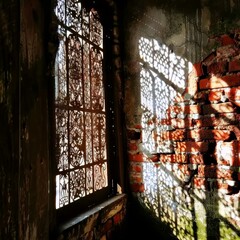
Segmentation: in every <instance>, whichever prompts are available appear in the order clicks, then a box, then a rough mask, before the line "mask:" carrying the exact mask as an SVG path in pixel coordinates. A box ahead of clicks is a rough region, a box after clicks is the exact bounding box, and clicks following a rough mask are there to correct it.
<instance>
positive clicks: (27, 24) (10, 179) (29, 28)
mask: <svg viewBox="0 0 240 240" xmlns="http://www.w3.org/2000/svg"><path fill="white" fill-rule="evenodd" d="M0 9H1V13H0V23H1V24H0V25H1V36H0V41H1V46H0V52H1V60H0V74H1V78H0V99H1V100H0V122H1V124H0V126H1V127H0V128H1V135H0V149H1V150H0V152H1V153H0V159H1V168H0V169H1V172H0V178H1V179H0V182H1V200H0V202H1V206H0V213H1V233H0V238H1V239H47V238H48V234H49V226H50V222H51V220H49V219H50V218H49V216H51V215H50V210H49V209H50V207H49V205H50V204H51V201H49V196H50V194H53V193H52V191H50V184H49V183H50V182H52V181H51V180H52V179H51V177H50V159H51V156H50V154H49V145H50V144H49V141H50V140H49V139H50V138H49V136H50V129H51V127H50V124H49V122H50V115H49V112H50V110H49V106H48V101H49V96H50V95H51V94H50V86H51V80H50V77H49V76H51V72H50V71H49V69H50V59H49V56H50V55H51V54H50V53H49V52H50V51H49V49H48V47H49V45H48V42H49V38H50V36H49V26H50V22H51V12H52V11H51V2H49V1H38V0H31V1H20V2H19V1H14V0H12V1H1V3H0ZM53 196H54V195H53ZM53 201H54V198H53Z"/></svg>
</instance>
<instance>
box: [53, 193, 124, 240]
mask: <svg viewBox="0 0 240 240" xmlns="http://www.w3.org/2000/svg"><path fill="white" fill-rule="evenodd" d="M126 200H127V196H126V194H120V195H117V196H114V197H111V198H110V199H108V200H106V201H104V202H103V203H101V204H99V205H97V206H95V207H93V208H92V209H90V210H88V211H86V212H84V213H82V214H79V215H78V216H76V217H74V218H71V219H70V220H68V221H66V222H64V223H62V224H61V225H60V226H58V229H57V236H60V235H62V234H63V235H65V234H64V233H66V232H67V233H68V232H71V231H73V232H74V233H75V234H76V231H80V232H79V233H78V236H79V235H84V234H86V233H87V232H89V231H91V230H92V229H94V227H96V226H97V225H98V224H99V223H100V224H101V223H102V224H104V223H105V222H106V221H107V220H108V219H111V218H112V217H113V216H115V215H116V214H118V213H119V212H120V211H122V210H123V209H124V208H125V207H126ZM79 225H81V227H80V228H79ZM60 239H61V238H60Z"/></svg>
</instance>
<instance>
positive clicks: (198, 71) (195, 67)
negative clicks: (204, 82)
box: [190, 62, 203, 77]
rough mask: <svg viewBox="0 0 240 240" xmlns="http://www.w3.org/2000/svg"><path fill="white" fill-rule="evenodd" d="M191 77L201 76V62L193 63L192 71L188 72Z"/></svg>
mask: <svg viewBox="0 0 240 240" xmlns="http://www.w3.org/2000/svg"><path fill="white" fill-rule="evenodd" d="M190 75H191V76H192V77H201V76H202V75H203V69H202V63H201V62H199V63H194V64H193V68H192V71H191V72H190Z"/></svg>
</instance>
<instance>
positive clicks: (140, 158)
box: [128, 153, 144, 162]
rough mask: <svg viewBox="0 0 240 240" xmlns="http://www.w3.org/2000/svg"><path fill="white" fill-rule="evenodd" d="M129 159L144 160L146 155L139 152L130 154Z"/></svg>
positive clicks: (134, 160)
mask: <svg viewBox="0 0 240 240" xmlns="http://www.w3.org/2000/svg"><path fill="white" fill-rule="evenodd" d="M128 159H129V160H130V161H133V162H143V160H144V157H143V154H142V153H139V154H130V153H129V154H128Z"/></svg>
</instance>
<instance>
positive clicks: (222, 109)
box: [202, 102, 235, 114]
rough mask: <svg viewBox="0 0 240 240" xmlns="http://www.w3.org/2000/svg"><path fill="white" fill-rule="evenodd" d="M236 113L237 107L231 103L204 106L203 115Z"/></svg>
mask: <svg viewBox="0 0 240 240" xmlns="http://www.w3.org/2000/svg"><path fill="white" fill-rule="evenodd" d="M234 111H235V107H234V105H233V104H232V103H231V102H225V103H218V104H208V105H203V106H202V112H203V114H212V113H232V112H234Z"/></svg>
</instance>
